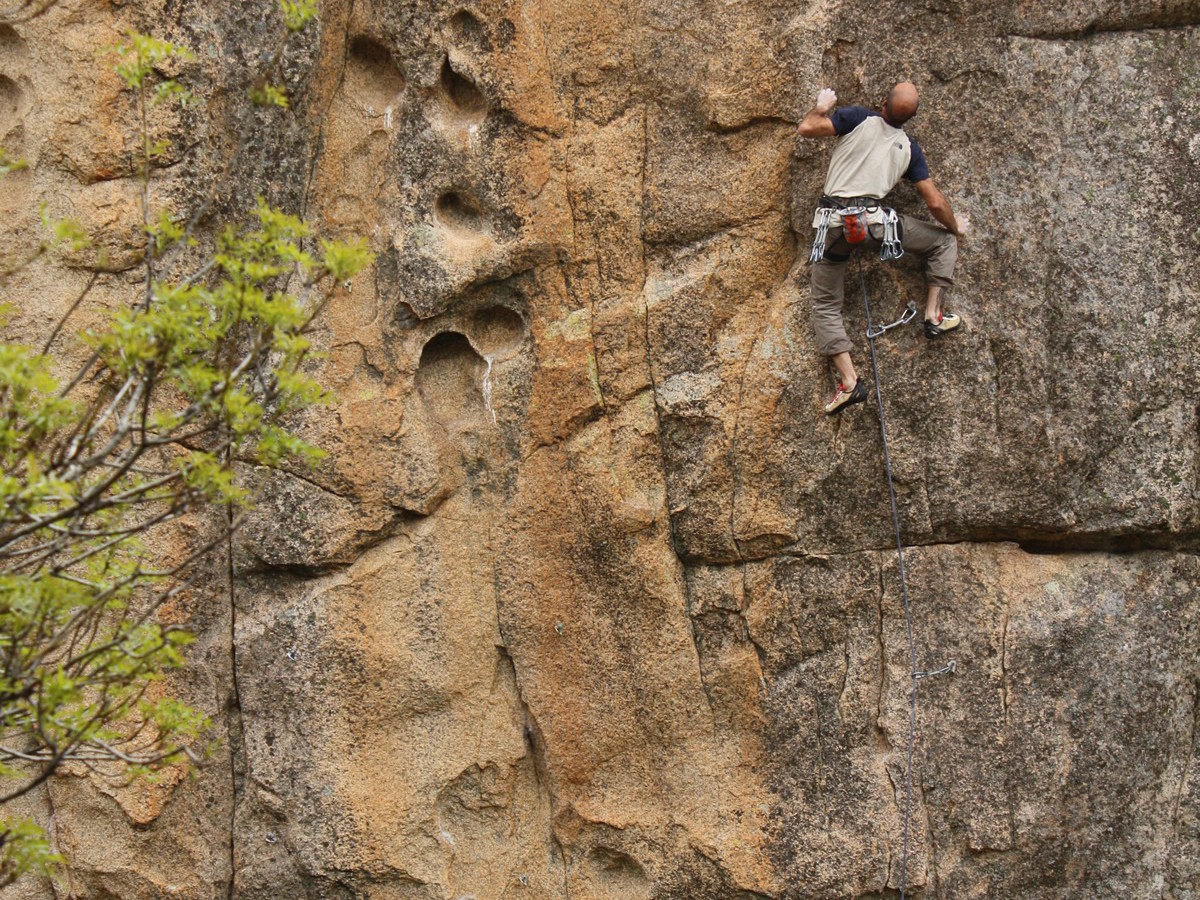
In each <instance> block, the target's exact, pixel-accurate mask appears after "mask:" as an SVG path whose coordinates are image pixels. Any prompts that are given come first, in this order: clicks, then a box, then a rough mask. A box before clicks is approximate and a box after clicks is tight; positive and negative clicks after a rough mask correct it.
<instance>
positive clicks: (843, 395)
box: [825, 378, 867, 416]
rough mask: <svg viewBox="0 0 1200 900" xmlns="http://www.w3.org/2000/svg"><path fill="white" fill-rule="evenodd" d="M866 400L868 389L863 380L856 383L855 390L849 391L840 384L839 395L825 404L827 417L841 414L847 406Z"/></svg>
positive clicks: (835, 395)
mask: <svg viewBox="0 0 1200 900" xmlns="http://www.w3.org/2000/svg"><path fill="white" fill-rule="evenodd" d="M866 399H867V388H866V386H865V385H864V384H863V382H862V379H861V378H860V379H858V381H856V382H854V388H853V389H852V390H849V391H848V390H846V389H845V388H844V387H842V386H841V385H840V384H839V385H838V389H837V393H836V394H834V395H833V399H832V400H830V401H829V402H828V403H826V404H825V415H827V416H831V415H833V414H834V413H838V412H841V411H842V410H843V409H845V408H846V407H847V406H853V405H854V404H855V403H862V402H863V401H864V400H866Z"/></svg>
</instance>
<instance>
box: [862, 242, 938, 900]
mask: <svg viewBox="0 0 1200 900" xmlns="http://www.w3.org/2000/svg"><path fill="white" fill-rule="evenodd" d="M858 280H859V284H860V285H861V286H862V296H863V311H864V312H865V313H866V315H867V343H868V345H869V346H870V348H871V376H872V379H873V380H874V382H875V402H876V405H877V406H878V408H879V433H880V436H881V437H882V439H883V465H884V468H885V469H886V470H887V483H888V499H889V500H891V503H892V528H893V529H894V530H895V532H896V559H897V561H898V562H899V567H900V594H901V596H902V597H903V598H904V628H905V632H906V633H907V635H908V656H909V661H910V664H911V670H912V691H911V693H910V694H909V702H908V760H907V763H906V765H905V769H904V847H903V850H902V852H901V855H900V900H905V897H906V896H907V890H908V837H909V826H910V824H911V821H912V783H913V748H914V747H915V745H916V740H917V685H918V684H919V683H920V681H921V679H922V678H932V677H933V676H935V675H944V674H946V673H950V672H953V671H954V669H955V662H954V660H950V662H948V663H947V664H946V665H944V666H943V667H942V668H940V669H938V670H936V671H933V672H921V671H918V670H917V645H916V641H914V640H913V626H912V607H911V605H910V604H909V600H908V577H907V573H906V572H905V569H904V542H903V540H902V538H901V535H900V510H899V507H898V505H897V503H896V485H895V481H894V479H893V477H892V455H891V450H890V448H889V447H888V434H887V415H886V413H885V412H884V409H883V392H882V391H881V390H880V387H879V363H878V361H877V360H876V358H875V339H876V338H877V337H880V336H881V335H883V334H884V333H885V332H887V331H888V330H889V329H891V328H895V327H896V326H897V325H903V324H905V323H907V322H910V321H912V319H913V318H914V317H915V316H916V314H917V308H916V305H915V304H914V303H909V305H908V309H907V310H906V311H905V313H904V315H902V316H901V317H900V318H899V319H897V320H896V321H895V322H892V323H891V324H890V325H884V326H880V327H878V328H876V327H875V326H874V325H872V323H871V302H870V300H869V299H868V297H867V277H866V274H865V273H864V272H863V263H862V257H861V255H859V256H858Z"/></svg>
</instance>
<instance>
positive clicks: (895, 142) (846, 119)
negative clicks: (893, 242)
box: [813, 106, 929, 227]
mask: <svg viewBox="0 0 1200 900" xmlns="http://www.w3.org/2000/svg"><path fill="white" fill-rule="evenodd" d="M830 118H831V119H832V120H833V124H834V128H835V129H836V130H837V133H838V134H839V135H841V137H840V138H839V139H838V142H837V146H835V147H834V149H833V157H832V158H831V159H830V161H829V172H828V174H827V175H826V176H825V196H827V197H874V198H876V199H878V200H882V199H883V198H884V197H886V196H887V195H888V193H890V192H891V190H892V188H894V187H895V186H896V183H897V182H898V181H899V180H900V179H901V178H903V177H905V176H907V177H908V178H909V179H910V180H911V181H921V180H922V179H924V178H928V177H929V166H928V165H927V163H926V162H925V154H924V153H922V152H921V148H920V146H919V145H918V144H917V143H916V141H914V140H912V138H910V137H909V136H908V135H907V134H905V133H904V130H903V129H902V128H893V127H892V126H891V125H889V124H888V123H887V122H885V121H884V119H883V116H880V115H877V114H874V113H872V112H871V111H870V110H868V109H866V108H865V107H862V106H847V107H842V108H841V109H837V110H834V112H833V115H831V116H830ZM821 217H822V213H821V212H820V211H819V210H818V212H817V214H816V215H815V216H814V217H813V226H814V227H816V226H817V225H819V224H820V220H821ZM882 218H883V214H882V213H881V212H879V211H878V210H876V211H874V212H872V213H870V214H868V216H867V221H868V222H869V223H871V224H877V223H878V222H879V221H881V220H882ZM841 222H842V218H841V216H840V215H838V214H837V212H836V211H835V212H834V213H833V214H832V218H831V219H830V225H832V226H837V225H840V224H841Z"/></svg>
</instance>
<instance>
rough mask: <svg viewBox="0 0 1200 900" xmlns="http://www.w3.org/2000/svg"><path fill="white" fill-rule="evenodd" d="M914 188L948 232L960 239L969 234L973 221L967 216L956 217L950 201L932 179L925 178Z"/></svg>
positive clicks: (931, 213)
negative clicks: (968, 230)
mask: <svg viewBox="0 0 1200 900" xmlns="http://www.w3.org/2000/svg"><path fill="white" fill-rule="evenodd" d="M913 187H915V188H916V189H917V193H918V194H920V195H921V199H922V200H924V201H925V205H926V206H927V207H929V213H930V215H932V216H933V217H934V218H935V219H937V220H938V221H939V222H940V223H941V224H942V226H943V227H945V229H946V230H947V231H949V232H950V233H951V234H955V235H958V236H959V237H962V236H963V235H964V234H966V233H967V229H968V228H970V227H971V220H970V219H968V218H967V217H966V216H955V215H954V210H952V209H951V208H950V201H949V200H947V199H946V196H945V195H944V194H943V193H942V192H941V191H940V190H938V186H937V185H936V184H934V183H933V179H932V178H923V179H921V180H920V181H918V182H917V183H916V184H914V185H913Z"/></svg>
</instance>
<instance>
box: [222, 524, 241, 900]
mask: <svg viewBox="0 0 1200 900" xmlns="http://www.w3.org/2000/svg"><path fill="white" fill-rule="evenodd" d="M232 516H233V513H232V511H230V513H229V517H230V518H229V520H228V521H227V522H226V534H225V562H226V568H225V577H226V581H227V584H228V588H229V672H230V679H229V681H230V687H231V691H232V692H231V694H230V697H229V700H228V701H227V704H226V711H227V714H228V717H229V721H228V723H227V725H226V730H227V731H228V733H229V780H230V806H229V900H234V897H236V895H237V814H238V801H239V799H240V797H241V792H242V785H243V783H244V782H245V778H246V758H245V751H246V728H245V722H244V721H243V719H242V694H241V688H240V687H239V685H238V658H237V594H236V587H235V582H234V561H233V523H232Z"/></svg>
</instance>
